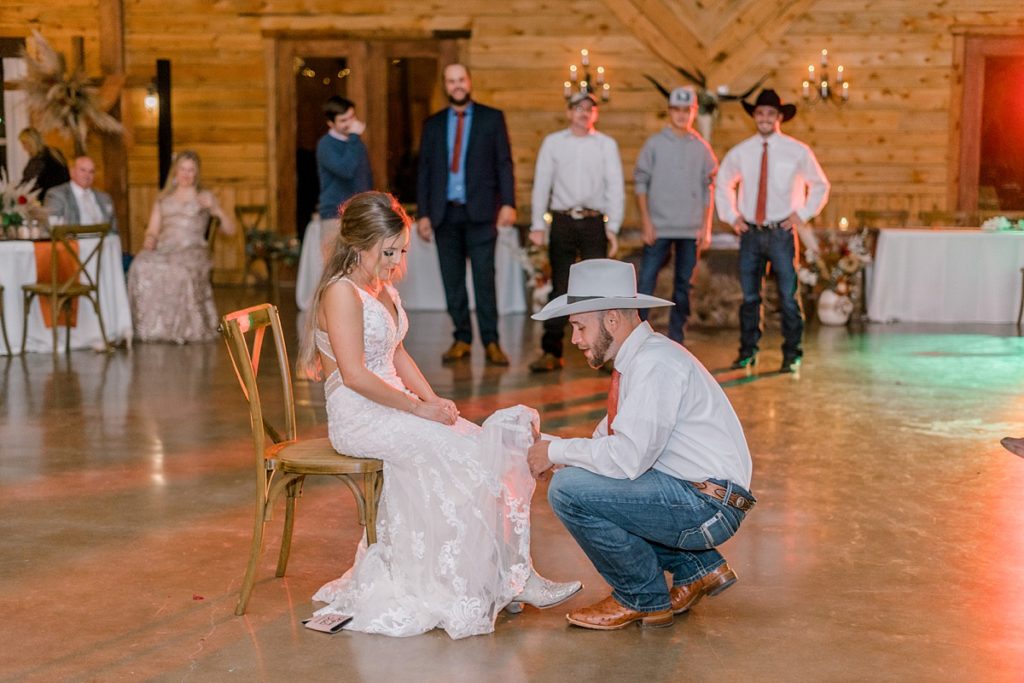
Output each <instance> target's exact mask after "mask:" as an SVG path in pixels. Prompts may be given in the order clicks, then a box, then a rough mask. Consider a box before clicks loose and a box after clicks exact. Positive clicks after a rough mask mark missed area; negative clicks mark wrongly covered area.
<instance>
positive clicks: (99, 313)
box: [68, 294, 113, 353]
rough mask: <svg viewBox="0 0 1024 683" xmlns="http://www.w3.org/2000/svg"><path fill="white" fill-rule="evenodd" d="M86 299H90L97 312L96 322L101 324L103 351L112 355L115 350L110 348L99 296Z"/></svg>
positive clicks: (69, 333) (69, 334)
mask: <svg viewBox="0 0 1024 683" xmlns="http://www.w3.org/2000/svg"><path fill="white" fill-rule="evenodd" d="M86 298H87V299H89V302H90V303H92V309H93V310H94V311H96V320H97V321H99V324H100V337H102V338H103V350H104V351H106V352H107V353H110V352H111V351H113V349H112V348H111V347H110V341H109V340H108V339H107V329H106V327H104V325H103V313H102V311H101V310H100V301H99V294H97V295H96V298H95V299H94V298H92V297H91V296H89V297H86ZM70 337H71V330H70V328H69V329H68V338H70Z"/></svg>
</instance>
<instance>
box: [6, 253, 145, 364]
mask: <svg viewBox="0 0 1024 683" xmlns="http://www.w3.org/2000/svg"><path fill="white" fill-rule="evenodd" d="M97 239H98V238H96V237H86V238H83V239H82V240H80V244H81V254H82V256H83V257H84V256H85V255H86V254H88V250H89V249H91V248H92V246H93V245H95V244H96V240H97ZM100 258H101V259H103V267H102V277H101V280H100V283H99V285H100V310H102V312H103V324H104V326H105V328H106V332H107V340H108V341H109V342H110V343H112V344H113V343H115V342H118V341H121V340H125V341H128V342H130V341H131V339H132V314H131V309H130V307H129V305H128V288H127V286H126V285H125V279H124V269H123V267H122V265H121V242H120V240H118V238H117V235H110V236H108V237H107V238H106V240H104V242H103V252H102V253H101V254H100ZM86 269H87V270H88V271H89V272H90V273H92V275H93V276H94V277H95V275H96V263H95V260H93V261H92V262H90V263H89V264H88V265H87V266H86ZM33 282H36V253H35V245H34V244H33V243H32V242H27V241H20V240H17V241H0V285H3V287H4V320H5V321H6V323H7V336H8V337H9V338H10V340H11V346H13V347H14V351H15V353H17V352H18V351H19V350H20V346H21V332H22V320H24V309H23V305H22V304H23V301H24V297H23V295H22V291H21V286H22V285H27V284H31V283H33ZM66 329H67V328H65V327H63V326H61V327H59V328H58V337H57V338H58V341H59V342H60V343H59V351H60V352H63V351H64V343H65V338H66V334H67V332H66ZM102 344H103V337H102V335H101V334H100V325H99V321H98V320H97V318H96V312H95V311H94V310H93V308H92V304H90V303H89V302H88V301H86V300H85V299H84V298H80V299H79V301H78V324H77V325H76V326H75V327H73V328H71V348H72V349H89V348H96V347H99V346H101V345H102ZM25 350H26V351H34V352H44V353H49V352H51V351H52V350H53V336H52V332H51V330H50V328H48V327H46V325H44V324H43V314H42V312H41V310H40V308H39V301H38V299H37V300H35V301H33V302H32V307H31V310H30V311H29V316H28V336H27V338H26V340H25ZM10 353H11V351H10V350H9V349H7V348H6V347H5V345H4V342H3V337H2V336H0V354H3V355H10Z"/></svg>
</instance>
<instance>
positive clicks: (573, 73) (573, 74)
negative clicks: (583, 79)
mask: <svg viewBox="0 0 1024 683" xmlns="http://www.w3.org/2000/svg"><path fill="white" fill-rule="evenodd" d="M578 78H579V73H577V69H576V65H575V64H573V65H572V66H570V67H569V80H570V81H572V82H573V83H575V82H576V79H578Z"/></svg>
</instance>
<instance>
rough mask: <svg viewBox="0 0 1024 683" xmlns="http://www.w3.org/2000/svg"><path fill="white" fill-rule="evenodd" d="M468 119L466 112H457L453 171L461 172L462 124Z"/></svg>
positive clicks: (453, 146) (453, 147)
mask: <svg viewBox="0 0 1024 683" xmlns="http://www.w3.org/2000/svg"><path fill="white" fill-rule="evenodd" d="M465 120H466V112H464V111H457V112H455V121H456V122H455V144H454V145H452V173H458V172H459V158H460V157H461V156H462V124H463V122H464V121H465Z"/></svg>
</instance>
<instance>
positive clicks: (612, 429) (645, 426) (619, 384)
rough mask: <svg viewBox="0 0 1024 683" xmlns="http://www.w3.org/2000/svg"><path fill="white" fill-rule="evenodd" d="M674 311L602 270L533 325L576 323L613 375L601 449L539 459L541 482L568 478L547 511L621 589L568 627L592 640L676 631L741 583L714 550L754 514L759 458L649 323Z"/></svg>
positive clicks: (582, 341)
mask: <svg viewBox="0 0 1024 683" xmlns="http://www.w3.org/2000/svg"><path fill="white" fill-rule="evenodd" d="M671 305H673V304H672V302H671V301H666V300H664V299H658V298H656V297H653V296H648V295H644V294H637V291H636V275H635V271H634V269H633V266H632V265H630V264H628V263H623V262H620V261H614V260H610V259H592V260H588V261H581V262H579V263H576V264H575V265H573V266H572V269H571V270H570V274H569V287H568V293H567V294H565V295H563V296H560V297H559V298H557V299H555V300H553V301H551V302H550V303H549V304H548V305H547V306H545V307H544V309H543V310H541V311H540V312H539V313H537V314H535V315H534V316H533V317H534V318H536V319H538V320H546V319H549V318H551V317H555V316H561V315H568V316H569V323H570V324H571V325H572V330H573V334H572V342H573V344H575V345H576V346H577V347H579V349H580V350H581V351H583V354H584V356H585V357H586V359H587V362H588V363H589V364H590V366H591V367H593V368H599V367H601V366H602V365H603V364H604V363H605V362H606V361H609V360H611V361H614V363H615V371H614V372H613V373H612V388H611V390H610V391H609V394H608V416H607V417H606V418H605V419H603V420H602V421H601V422H600V424H598V426H597V429H596V430H594V434H593V436H592V437H591V438H589V439H558V440H554V441H547V440H544V441H537V443H535V444H534V445H533V446H532V447H531V448H530V452H529V454H528V459H529V463H530V470H531V471H532V472H533V473H534V476H539V475H540V474H541V473H543V472H545V471H547V470H548V469H550V468H551V467H552V466H553V465H563V466H565V468H564V469H560V470H559V471H557V472H556V473H555V475H554V477H553V478H552V481H551V486H550V488H549V489H548V500H549V501H550V502H551V507H552V509H553V510H554V511H555V514H557V515H558V517H559V519H561V520H562V523H563V524H565V526H566V528H568V529H569V532H570V533H572V535H573V537H575V538H576V541H577V542H578V543H579V544H580V547H581V548H583V551H584V552H585V553H586V554H587V557H589V558H590V561H591V562H593V563H594V566H595V567H596V568H597V570H598V571H599V572H600V573H601V576H603V577H604V579H605V581H607V582H608V583H609V584H610V585H611V587H612V594H611V595H610V596H608V597H607V598H605V599H604V600H601V601H600V602H597V603H595V604H593V605H590V606H588V607H584V608H582V609H577V610H574V611H572V612H570V613H569V614H568V615H567V617H566V618H567V619H568V620H569V623H571V624H574V625H576V626H581V627H583V628H590V629H597V630H613V629H619V628H623V627H625V626H627V625H628V624H631V623H634V622H639V623H640V624H641V625H643V626H670V625H671V624H672V619H673V615H674V614H680V613H682V612H685V611H687V610H689V609H690V608H691V607H693V606H694V605H695V604H697V602H698V601H699V600H701V598H703V597H704V596H708V595H716V594H718V593H720V592H722V591H723V590H725V589H726V588H728V587H729V586H731V585H732V584H733V583H735V582H736V573H735V572H734V571H733V570H732V569H731V568H730V567H729V565H728V564H726V562H725V559H724V558H723V557H722V555H721V554H720V553H719V552H718V551H717V550H716V549H715V547H716V546H718V545H720V544H721V543H723V542H725V541H726V540H728V539H729V538H730V537H731V536H732V535H733V534H735V533H736V530H737V529H738V528H739V526H740V523H741V522H742V521H743V519H744V517H745V516H746V513H747V512H749V511H750V509H751V508H752V507H753V506H754V502H755V499H754V497H753V496H752V495H751V494H750V491H749V488H750V476H751V460H750V452H749V451H748V450H747V442H746V439H745V438H744V436H743V428H742V427H741V426H740V422H739V419H738V418H737V417H736V413H735V412H734V411H733V409H732V406H731V405H730V404H729V399H728V398H726V396H725V392H724V391H722V388H721V387H720V386H719V385H718V383H717V382H716V381H715V379H714V378H713V377H712V376H711V374H710V373H708V371H707V370H706V369H705V368H704V366H703V365H701V364H700V362H699V361H698V360H697V359H696V358H694V357H693V356H692V355H691V354H690V352H689V351H687V350H686V349H684V348H683V347H682V346H680V345H679V344H676V343H675V342H673V341H671V340H669V339H668V338H666V337H665V336H663V335H661V334H658V333H656V332H654V331H653V330H651V327H650V325H649V324H648V323H646V322H641V320H640V317H639V314H638V313H637V311H638V310H639V309H642V308H654V307H660V306H671ZM664 572H669V573H670V574H671V575H672V587H671V589H670V588H669V587H668V586H667V584H666V581H665V574H664Z"/></svg>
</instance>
